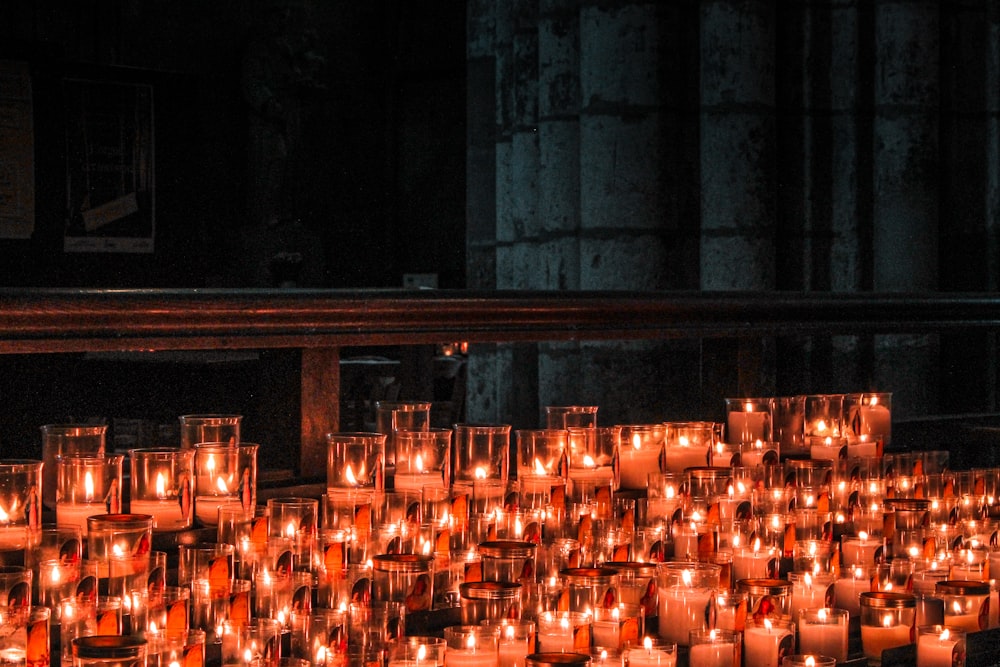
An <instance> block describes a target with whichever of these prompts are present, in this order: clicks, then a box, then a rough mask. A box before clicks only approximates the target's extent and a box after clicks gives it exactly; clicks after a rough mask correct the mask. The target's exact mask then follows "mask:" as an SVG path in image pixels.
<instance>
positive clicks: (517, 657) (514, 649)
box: [499, 634, 535, 667]
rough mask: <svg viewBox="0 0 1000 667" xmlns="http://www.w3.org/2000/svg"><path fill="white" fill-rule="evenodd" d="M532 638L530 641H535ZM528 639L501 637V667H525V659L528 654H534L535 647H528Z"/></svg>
mask: <svg viewBox="0 0 1000 667" xmlns="http://www.w3.org/2000/svg"><path fill="white" fill-rule="evenodd" d="M533 638H534V637H531V638H530V639H533ZM528 639H529V638H527V637H526V638H523V639H518V638H516V637H506V636H504V635H503V634H501V635H500V651H499V661H500V667H524V659H525V657H527V656H528V654H530V653H533V652H534V650H535V647H534V646H531V647H530V650H529V646H528Z"/></svg>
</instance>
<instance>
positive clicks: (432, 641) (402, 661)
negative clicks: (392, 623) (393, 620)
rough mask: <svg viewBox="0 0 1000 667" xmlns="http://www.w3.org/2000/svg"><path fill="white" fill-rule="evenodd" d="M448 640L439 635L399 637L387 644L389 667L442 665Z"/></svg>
mask: <svg viewBox="0 0 1000 667" xmlns="http://www.w3.org/2000/svg"><path fill="white" fill-rule="evenodd" d="M447 649H448V642H446V641H445V640H444V639H443V638H441V637H430V636H425V635H411V636H408V637H399V638H398V639H395V640H393V641H392V642H390V643H389V645H388V650H387V653H388V665H389V667H405V666H406V665H416V664H417V663H418V662H419V663H420V664H421V665H422V666H424V667H444V660H445V654H446V652H447Z"/></svg>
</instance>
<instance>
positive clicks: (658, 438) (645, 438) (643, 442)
mask: <svg viewBox="0 0 1000 667" xmlns="http://www.w3.org/2000/svg"><path fill="white" fill-rule="evenodd" d="M666 432H667V429H666V426H665V425H663V424H625V425H622V428H621V434H620V436H619V441H620V444H619V446H618V486H619V488H621V489H632V490H644V489H645V488H646V484H647V482H648V481H649V475H650V474H651V473H657V472H664V469H663V442H664V438H665V437H666ZM706 455H707V452H706ZM701 465H704V461H702V463H701ZM671 472H683V470H678V471H673V470H672V471H671Z"/></svg>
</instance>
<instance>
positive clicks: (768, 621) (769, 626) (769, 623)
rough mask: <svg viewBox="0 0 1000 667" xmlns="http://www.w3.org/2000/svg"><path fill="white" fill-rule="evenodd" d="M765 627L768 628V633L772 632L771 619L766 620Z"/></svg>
mask: <svg viewBox="0 0 1000 667" xmlns="http://www.w3.org/2000/svg"><path fill="white" fill-rule="evenodd" d="M764 627H765V628H767V631H768V632H770V631H771V619H769V618H765V619H764Z"/></svg>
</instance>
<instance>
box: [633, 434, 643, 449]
mask: <svg viewBox="0 0 1000 667" xmlns="http://www.w3.org/2000/svg"><path fill="white" fill-rule="evenodd" d="M632 447H633V448H635V449H642V438H640V437H639V434H638V433H634V434H632Z"/></svg>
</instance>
